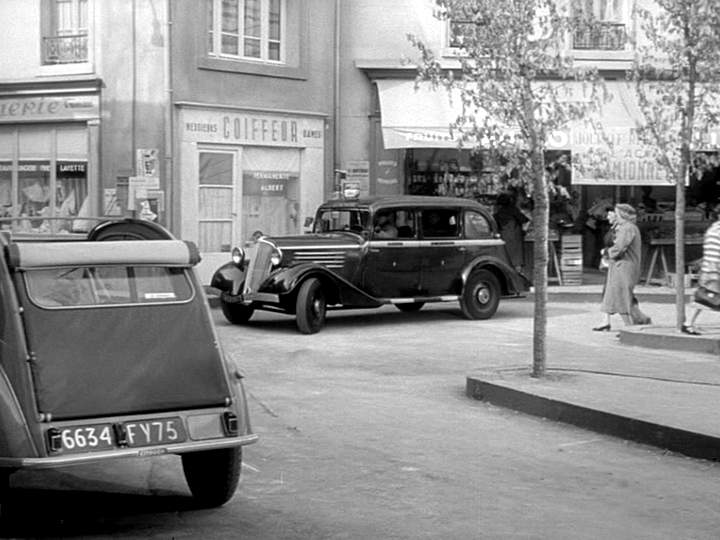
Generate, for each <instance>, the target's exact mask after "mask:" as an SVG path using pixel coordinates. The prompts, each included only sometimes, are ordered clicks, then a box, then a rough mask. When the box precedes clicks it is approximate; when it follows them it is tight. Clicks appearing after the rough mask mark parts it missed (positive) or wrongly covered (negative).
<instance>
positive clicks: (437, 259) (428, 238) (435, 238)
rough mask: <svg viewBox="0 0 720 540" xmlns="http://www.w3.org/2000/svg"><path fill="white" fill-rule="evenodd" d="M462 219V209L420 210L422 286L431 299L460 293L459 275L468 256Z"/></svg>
mask: <svg viewBox="0 0 720 540" xmlns="http://www.w3.org/2000/svg"><path fill="white" fill-rule="evenodd" d="M460 219H461V211H460V208H455V207H437V208H423V209H422V211H421V214H420V221H421V227H420V233H421V236H420V251H422V261H421V276H420V286H421V288H422V291H423V293H424V294H426V295H428V296H440V295H448V294H458V293H459V292H460V283H461V279H460V272H461V271H462V268H463V266H464V264H465V255H466V247H465V246H464V245H463V242H462V241H461V236H460V235H461V227H460Z"/></svg>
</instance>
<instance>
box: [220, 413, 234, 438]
mask: <svg viewBox="0 0 720 540" xmlns="http://www.w3.org/2000/svg"><path fill="white" fill-rule="evenodd" d="M222 420H223V429H225V435H227V436H235V435H237V434H238V417H237V415H236V414H235V413H231V412H225V413H224V414H223V417H222Z"/></svg>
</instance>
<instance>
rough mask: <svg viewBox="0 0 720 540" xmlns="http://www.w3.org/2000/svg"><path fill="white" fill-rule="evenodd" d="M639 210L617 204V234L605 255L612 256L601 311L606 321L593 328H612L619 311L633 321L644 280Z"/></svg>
mask: <svg viewBox="0 0 720 540" xmlns="http://www.w3.org/2000/svg"><path fill="white" fill-rule="evenodd" d="M636 219H637V213H636V212H635V209H634V208H633V207H632V206H630V205H629V204H617V205H615V238H614V241H613V244H612V246H610V247H608V248H605V250H603V251H604V253H603V255H604V256H606V257H607V258H608V259H609V266H608V275H607V282H606V284H605V290H604V292H603V299H602V304H601V306H600V311H602V312H603V313H604V314H605V321H604V324H603V325H601V326H596V327H595V328H593V330H595V331H598V332H603V331H609V330H610V316H611V315H612V314H614V313H619V314H620V316H621V317H622V320H623V322H624V323H625V324H626V325H630V324H633V321H632V317H631V313H632V309H633V308H632V305H633V298H634V296H635V295H634V290H635V285H637V283H638V281H639V280H640V253H641V241H640V230H639V229H638V228H637V225H635V221H636Z"/></svg>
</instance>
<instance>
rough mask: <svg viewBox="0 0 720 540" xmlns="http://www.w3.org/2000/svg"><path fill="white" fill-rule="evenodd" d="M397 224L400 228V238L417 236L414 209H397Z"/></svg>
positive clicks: (398, 228)
mask: <svg viewBox="0 0 720 540" xmlns="http://www.w3.org/2000/svg"><path fill="white" fill-rule="evenodd" d="M395 225H396V226H397V230H398V238H417V225H416V222H415V211H414V210H396V211H395Z"/></svg>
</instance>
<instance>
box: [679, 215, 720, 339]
mask: <svg viewBox="0 0 720 540" xmlns="http://www.w3.org/2000/svg"><path fill="white" fill-rule="evenodd" d="M719 211H720V204H716V205H715V208H714V213H715V222H714V223H713V224H712V225H710V227H708V230H707V231H705V238H704V240H703V256H702V262H701V263H700V274H699V276H698V291H697V292H696V293H695V302H693V307H694V308H695V311H694V312H693V315H692V317H690V324H683V325H682V326H681V327H680V331H681V332H683V333H684V334H689V335H691V336H699V335H700V332H699V331H698V330H697V329H696V328H695V321H696V320H697V318H698V316H699V315H700V312H701V311H702V310H703V309H711V310H713V311H718V310H720V303H718V305H717V306H715V307H713V302H712V298H713V297H717V298H718V299H720V213H719ZM703 289H704V291H706V292H705V293H704V296H705V297H706V298H708V299H707V300H704V303H702V304H701V303H700V302H699V300H702V297H703Z"/></svg>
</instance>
